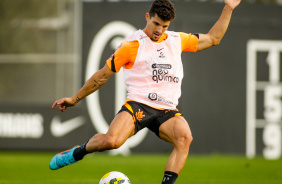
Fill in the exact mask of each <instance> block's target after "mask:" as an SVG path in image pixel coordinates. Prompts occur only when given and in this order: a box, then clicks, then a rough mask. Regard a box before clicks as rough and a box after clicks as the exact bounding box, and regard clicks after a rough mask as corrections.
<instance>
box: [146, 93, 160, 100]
mask: <svg viewBox="0 0 282 184" xmlns="http://www.w3.org/2000/svg"><path fill="white" fill-rule="evenodd" d="M148 98H149V99H150V100H152V101H153V100H157V99H158V95H157V93H149V96H148Z"/></svg>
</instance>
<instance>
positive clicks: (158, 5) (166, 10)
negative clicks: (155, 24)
mask: <svg viewBox="0 0 282 184" xmlns="http://www.w3.org/2000/svg"><path fill="white" fill-rule="evenodd" d="M156 14H157V15H158V17H159V18H160V19H162V20H163V21H171V20H173V19H175V9H174V5H173V4H172V3H171V2H170V1H169V0H155V1H154V2H153V3H152V6H151V8H150V11H149V15H150V17H154V16H155V15H156Z"/></svg>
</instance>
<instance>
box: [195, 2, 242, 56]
mask: <svg viewBox="0 0 282 184" xmlns="http://www.w3.org/2000/svg"><path fill="white" fill-rule="evenodd" d="M224 2H225V6H224V8H223V11H222V13H221V16H220V18H219V19H218V21H217V22H216V23H215V24H214V26H213V27H212V28H211V29H210V31H209V32H208V33H207V34H199V43H198V48H197V51H201V50H204V49H207V48H210V47H212V46H214V45H218V44H219V43H220V41H221V39H222V37H223V36H224V34H225V32H226V30H227V28H228V25H229V22H230V19H231V15H232V12H233V10H234V9H235V8H236V7H237V6H238V5H239V4H240V2H241V0H224Z"/></svg>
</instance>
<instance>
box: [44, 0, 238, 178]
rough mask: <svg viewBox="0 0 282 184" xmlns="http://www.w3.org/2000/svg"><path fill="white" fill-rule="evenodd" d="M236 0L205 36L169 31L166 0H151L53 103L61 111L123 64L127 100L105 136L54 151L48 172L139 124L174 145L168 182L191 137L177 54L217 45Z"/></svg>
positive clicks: (108, 145)
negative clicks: (136, 22)
mask: <svg viewBox="0 0 282 184" xmlns="http://www.w3.org/2000/svg"><path fill="white" fill-rule="evenodd" d="M239 3H240V0H225V6H224V8H223V11H222V14H221V16H220V18H219V19H218V21H217V22H216V23H215V24H214V26H213V27H212V28H211V29H210V31H209V32H208V33H207V34H187V33H183V32H173V31H168V27H169V25H170V22H171V21H172V20H173V19H174V18H175V9H174V6H173V4H172V3H171V2H170V1H169V0H155V1H154V2H153V3H152V6H151V8H150V11H149V12H148V13H146V21H147V24H146V26H145V28H144V29H143V30H138V31H136V32H135V33H133V34H132V35H131V36H130V37H129V38H127V40H126V41H125V42H123V43H121V45H120V47H119V48H118V49H117V50H116V51H115V53H114V54H113V55H112V56H111V57H110V58H109V59H108V60H107V61H106V64H105V66H104V67H103V68H102V69H100V70H99V71H97V72H96V73H94V74H93V75H92V77H90V79H89V80H88V81H87V82H86V83H85V84H84V86H83V87H82V88H81V89H80V90H79V91H78V92H77V94H75V95H74V96H72V97H69V98H62V99H59V100H57V101H55V102H54V104H53V106H52V108H55V106H56V105H57V106H58V108H59V109H60V110H61V111H63V112H64V111H65V110H66V109H67V108H68V107H71V106H75V105H76V104H77V103H78V102H79V101H80V100H82V99H83V98H85V97H86V96H88V95H89V94H91V93H93V92H95V91H96V90H98V89H99V88H100V87H101V86H103V85H104V84H105V83H106V82H107V80H108V79H109V77H111V76H112V75H113V74H114V73H116V72H119V70H120V69H121V68H122V67H123V71H124V75H125V84H126V87H127V101H126V102H125V104H124V105H123V106H122V107H121V110H120V111H119V113H118V114H117V115H116V116H115V118H114V119H113V121H112V122H111V125H110V127H109V130H108V132H107V133H106V134H100V133H98V134H95V135H94V136H93V137H92V138H90V139H89V141H87V142H86V143H84V144H82V145H81V146H75V147H73V148H72V149H70V150H67V151H64V152H61V153H58V154H57V155H55V156H54V157H53V158H52V160H51V162H50V164H49V167H50V169H52V170H56V169H59V168H61V167H64V166H67V165H70V164H73V163H76V162H77V161H79V160H81V159H82V158H83V157H84V156H85V155H86V154H88V153H92V152H98V151H99V152H101V151H105V150H110V149H116V148H119V147H120V146H121V145H123V143H124V142H125V141H126V140H127V139H128V138H129V137H131V136H133V135H134V134H136V133H137V132H138V131H140V130H141V129H142V128H145V127H147V128H149V129H150V130H151V131H153V132H154V133H155V134H156V135H157V136H158V137H159V138H160V139H162V140H164V141H167V142H169V143H171V144H172V145H173V151H172V153H171V155H170V157H169V158H168V161H167V163H166V166H165V173H164V177H163V180H162V184H173V183H174V182H175V180H176V179H177V177H178V174H179V173H180V172H181V170H182V168H183V167H184V164H185V162H186V158H187V156H188V152H189V146H190V144H191V142H192V140H193V138H192V133H191V130H190V128H189V125H188V123H187V121H186V120H185V119H184V117H183V116H182V114H181V113H180V112H179V110H178V109H177V108H176V107H177V105H178V99H179V98H180V95H181V81H182V78H183V68H182V61H181V53H182V52H196V51H201V50H204V49H207V48H209V47H212V46H215V45H218V44H219V42H220V41H221V39H222V37H223V36H224V34H225V32H226V30H227V27H228V25H229V22H230V18H231V14H232V11H233V10H234V8H235V7H237V6H238V5H239Z"/></svg>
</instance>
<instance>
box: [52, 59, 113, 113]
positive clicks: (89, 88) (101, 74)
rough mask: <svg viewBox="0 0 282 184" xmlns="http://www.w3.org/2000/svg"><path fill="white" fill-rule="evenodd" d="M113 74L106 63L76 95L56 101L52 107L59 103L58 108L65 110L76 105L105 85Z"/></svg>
mask: <svg viewBox="0 0 282 184" xmlns="http://www.w3.org/2000/svg"><path fill="white" fill-rule="evenodd" d="M113 74H114V72H112V71H111V70H110V68H109V67H108V65H107V64H106V65H105V66H104V67H103V68H102V69H101V70H99V71H97V72H96V73H94V74H93V75H92V77H90V78H89V79H88V81H87V82H86V83H85V84H84V86H83V87H82V88H81V89H80V90H79V91H78V92H77V93H76V94H75V95H74V96H72V97H68V98H62V99H59V100H57V101H55V102H54V104H53V105H52V108H53V109H54V108H55V107H56V105H58V108H59V109H60V110H61V111H62V112H64V111H65V110H66V109H67V108H68V107H71V106H75V105H76V104H77V103H78V102H79V101H80V100H82V99H83V98H85V97H86V96H88V95H90V94H91V93H93V92H95V91H96V90H98V89H99V88H100V87H101V86H103V85H104V84H105V83H106V82H107V80H108V79H109V78H110V76H112V75H113Z"/></svg>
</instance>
